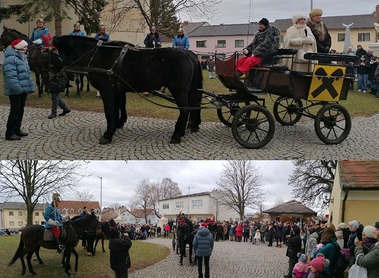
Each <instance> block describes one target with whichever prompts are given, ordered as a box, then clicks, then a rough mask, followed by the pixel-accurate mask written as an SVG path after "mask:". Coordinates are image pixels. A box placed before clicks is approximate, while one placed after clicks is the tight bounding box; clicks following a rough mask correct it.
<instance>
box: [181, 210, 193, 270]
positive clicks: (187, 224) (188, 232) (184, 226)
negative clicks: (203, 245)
mask: <svg viewBox="0 0 379 278" xmlns="http://www.w3.org/2000/svg"><path fill="white" fill-rule="evenodd" d="M195 234H196V230H195V229H194V227H193V225H192V223H191V220H189V219H188V218H187V217H184V216H180V217H179V218H178V220H177V228H176V236H177V240H178V245H179V251H180V265H183V257H186V246H187V244H188V246H189V252H188V253H189V254H188V256H189V263H190V265H193V264H194V263H193V261H192V251H193V239H194V237H195Z"/></svg>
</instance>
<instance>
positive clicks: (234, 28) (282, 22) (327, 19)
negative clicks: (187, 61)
mask: <svg viewBox="0 0 379 278" xmlns="http://www.w3.org/2000/svg"><path fill="white" fill-rule="evenodd" d="M322 21H323V22H324V23H325V25H326V27H327V28H328V29H329V30H337V29H338V30H340V29H343V30H344V29H345V27H344V26H343V25H342V23H343V24H351V23H354V24H353V26H352V27H351V28H353V29H373V28H374V22H376V15H375V13H372V14H362V15H343V16H323V17H322ZM199 23H200V24H199V26H197V28H193V29H192V30H190V29H189V30H186V29H184V31H185V32H186V34H187V35H189V36H191V37H216V36H238V35H248V34H251V35H253V34H255V33H256V32H257V30H258V23H257V22H250V23H244V24H220V25H209V24H208V25H205V24H203V22H199ZM190 24H192V25H195V24H196V23H190ZM270 24H271V25H273V26H275V27H277V28H279V30H280V31H282V32H285V31H286V30H287V29H288V28H289V27H291V26H292V25H293V23H292V18H286V19H276V20H275V21H274V22H271V23H270ZM183 26H185V25H183Z"/></svg>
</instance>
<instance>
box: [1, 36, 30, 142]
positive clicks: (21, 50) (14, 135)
mask: <svg viewBox="0 0 379 278" xmlns="http://www.w3.org/2000/svg"><path fill="white" fill-rule="evenodd" d="M27 47H28V43H27V42H26V41H24V40H21V39H16V40H14V41H13V42H12V43H11V45H10V47H8V48H7V50H6V51H5V53H4V57H5V59H4V63H3V80H4V94H5V95H6V96H7V97H9V102H10V111H9V115H8V121H7V128H6V131H5V139H6V140H11V141H14V140H20V139H21V137H24V136H27V135H28V133H27V132H24V131H22V130H21V123H22V119H23V117H24V108H25V102H26V98H27V96H28V94H30V93H33V92H34V82H33V79H32V75H31V71H30V67H29V63H28V58H27V54H26V51H27Z"/></svg>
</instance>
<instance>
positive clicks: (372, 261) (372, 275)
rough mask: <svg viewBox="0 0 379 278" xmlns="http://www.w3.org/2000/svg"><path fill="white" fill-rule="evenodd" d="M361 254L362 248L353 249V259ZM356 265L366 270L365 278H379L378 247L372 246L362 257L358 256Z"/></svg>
mask: <svg viewBox="0 0 379 278" xmlns="http://www.w3.org/2000/svg"><path fill="white" fill-rule="evenodd" d="M361 253H363V254H364V252H363V247H355V257H357V256H358V254H361ZM357 261H358V265H360V266H362V267H365V268H367V277H368V278H376V277H379V246H373V247H372V248H371V249H370V250H369V251H368V252H367V253H366V255H364V256H359V258H358V260H357Z"/></svg>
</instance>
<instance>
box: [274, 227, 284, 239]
mask: <svg viewBox="0 0 379 278" xmlns="http://www.w3.org/2000/svg"><path fill="white" fill-rule="evenodd" d="M282 237H283V227H282V226H275V238H276V239H280V240H282Z"/></svg>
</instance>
